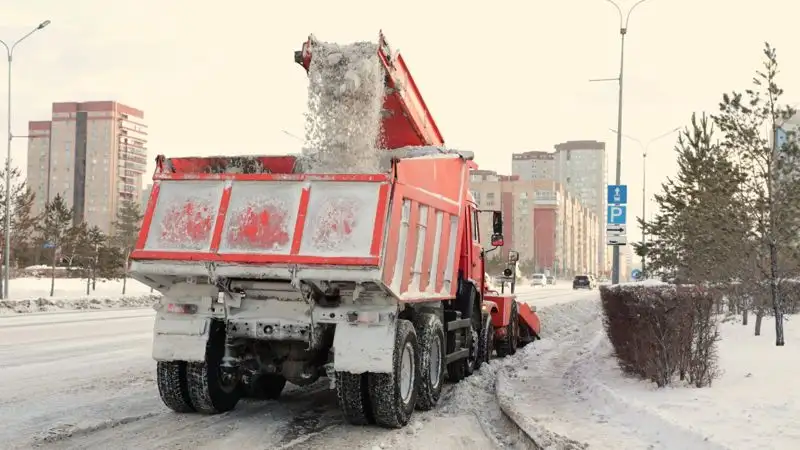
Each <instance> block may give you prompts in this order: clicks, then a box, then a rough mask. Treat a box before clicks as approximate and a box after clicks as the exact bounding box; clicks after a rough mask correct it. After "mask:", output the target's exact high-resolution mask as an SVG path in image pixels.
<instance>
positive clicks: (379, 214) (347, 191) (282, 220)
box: [131, 173, 389, 266]
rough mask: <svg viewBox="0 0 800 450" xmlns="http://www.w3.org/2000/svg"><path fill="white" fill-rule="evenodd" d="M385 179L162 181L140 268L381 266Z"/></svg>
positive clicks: (146, 226) (148, 219) (139, 250)
mask: <svg viewBox="0 0 800 450" xmlns="http://www.w3.org/2000/svg"><path fill="white" fill-rule="evenodd" d="M388 199H389V178H388V176H387V175H385V174H374V175H373V174H365V175H312V174H197V173H194V174H190V173H165V174H156V177H155V182H154V185H153V190H152V193H151V196H150V200H149V203H148V206H147V210H146V212H145V218H144V221H143V224H142V230H141V232H140V235H139V240H138V242H137V244H136V250H135V251H134V252H133V253H132V254H131V259H133V260H139V261H144V260H162V261H206V262H220V263H244V264H311V265H337V266H379V264H380V258H381V248H382V242H383V236H384V227H385V223H386V215H387V208H388Z"/></svg>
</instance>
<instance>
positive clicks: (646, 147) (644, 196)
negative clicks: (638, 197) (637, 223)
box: [609, 127, 681, 274]
mask: <svg viewBox="0 0 800 450" xmlns="http://www.w3.org/2000/svg"><path fill="white" fill-rule="evenodd" d="M609 129H610V130H611V132H612V133H615V134H616V135H617V137H618V138H619V136H624V137H626V138H628V139H630V140H632V141H634V142H636V143H637V144H639V146H640V147H641V148H642V220H643V221H645V222H646V221H647V151H648V150H649V149H650V144H652V143H653V142H655V141H657V140H659V139H662V138H665V137H667V136H670V135H671V134H672V133H675V132H676V131H678V130H680V129H681V128H680V127H675V128H673V129H671V130H669V131H667V132H666V133H663V134H660V135H658V136H656V137H654V138H653V139H650V140H649V141H647V144H642V141H640V140H639V139H636V138H635V137H631V136H628V135H627V134H620V133H617V130H615V129H613V128H609ZM646 237H647V235H646V232H645V230H644V228H642V248H643V249H644V247H645V245H646V242H647V241H646ZM646 264H647V257H646V256H645V254H644V253H642V274H646V268H647V267H646Z"/></svg>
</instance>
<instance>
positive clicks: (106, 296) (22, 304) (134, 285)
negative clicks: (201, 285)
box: [0, 277, 160, 314]
mask: <svg viewBox="0 0 800 450" xmlns="http://www.w3.org/2000/svg"><path fill="white" fill-rule="evenodd" d="M159 295H160V294H159V293H158V292H157V291H153V292H151V290H150V287H149V286H146V285H144V284H142V283H140V282H138V281H136V280H133V279H130V278H129V279H128V282H127V286H126V289H125V295H122V280H97V284H96V289H95V290H91V288H90V290H89V295H86V279H80V278H56V282H55V292H54V295H53V296H52V297H51V296H50V278H32V277H27V278H14V279H12V280H11V282H10V285H9V297H10V298H9V299H8V300H0V314H9V313H11V314H13V313H30V312H39V311H54V310H61V309H64V310H73V309H102V308H111V307H141V306H150V305H152V304H153V301H154V300H155V299H156V298H158V296H159Z"/></svg>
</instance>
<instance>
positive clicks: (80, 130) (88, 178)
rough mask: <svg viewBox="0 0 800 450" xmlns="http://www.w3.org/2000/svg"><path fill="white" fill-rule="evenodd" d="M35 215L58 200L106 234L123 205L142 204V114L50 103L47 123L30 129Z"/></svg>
mask: <svg viewBox="0 0 800 450" xmlns="http://www.w3.org/2000/svg"><path fill="white" fill-rule="evenodd" d="M28 134H29V136H30V138H29V140H28V184H29V186H30V187H31V189H33V191H34V192H35V194H36V201H35V204H34V213H37V214H38V213H41V212H43V211H44V208H45V205H46V203H47V202H49V201H50V200H52V199H53V198H54V197H55V196H56V195H58V194H61V196H62V197H63V198H64V199H65V200H66V202H67V204H68V206H69V207H71V208H73V212H74V220H75V222H76V223H78V222H81V221H86V222H87V223H88V224H89V225H90V226H94V225H96V226H98V227H99V228H100V229H101V230H103V231H104V232H106V233H110V232H111V231H112V223H113V222H114V220H115V219H116V214H117V210H118V208H119V206H120V205H121V203H122V201H123V200H125V199H129V200H132V201H136V202H139V201H141V195H142V176H143V175H144V173H145V172H146V166H147V126H146V125H145V124H144V113H143V112H142V111H141V110H138V109H135V108H132V107H129V106H126V105H123V104H121V103H117V102H114V101H96V102H83V103H80V102H62V103H53V106H52V117H51V120H49V121H32V122H29V123H28Z"/></svg>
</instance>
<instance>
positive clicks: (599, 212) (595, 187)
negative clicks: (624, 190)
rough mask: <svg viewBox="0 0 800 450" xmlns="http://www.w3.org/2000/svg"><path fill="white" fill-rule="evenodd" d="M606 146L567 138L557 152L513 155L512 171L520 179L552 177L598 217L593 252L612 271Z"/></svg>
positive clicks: (602, 265)
mask: <svg viewBox="0 0 800 450" xmlns="http://www.w3.org/2000/svg"><path fill="white" fill-rule="evenodd" d="M607 170H608V168H607V164H606V145H605V143H604V142H598V141H588V140H583V141H567V142H563V143H560V144H557V145H556V146H555V152H551V153H548V152H541V151H532V152H524V153H515V154H514V155H512V162H511V173H512V176H518V177H519V178H520V180H542V179H547V178H548V175H549V179H552V180H554V181H556V182H558V183H559V184H561V185H562V186H563V188H564V189H565V190H566V191H567V192H568V193H569V194H570V195H571V196H574V197H576V198H577V200H578V201H579V202H580V203H581V204H582V205H583V207H585V208H587V209H589V210H591V211H592V212H593V213H594V215H596V216H597V218H598V221H597V229H598V232H599V233H600V234H599V236H600V238H599V239H598V242H597V249H596V251H595V252H594V253H595V254H596V257H597V265H598V266H599V267H601V268H605V270H603V271H602V272H605V271H609V270H610V263H611V258H610V252H609V250H608V247H607V245H606V239H605V215H606V206H607V205H606V185H607V183H608V180H607Z"/></svg>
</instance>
